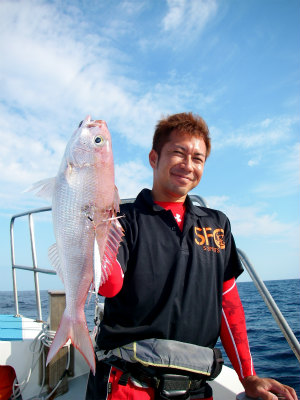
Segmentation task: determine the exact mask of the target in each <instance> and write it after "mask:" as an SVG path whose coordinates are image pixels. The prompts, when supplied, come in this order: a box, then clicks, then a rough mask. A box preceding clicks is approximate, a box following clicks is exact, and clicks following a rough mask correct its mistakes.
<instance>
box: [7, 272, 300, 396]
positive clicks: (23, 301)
mask: <svg viewBox="0 0 300 400" xmlns="http://www.w3.org/2000/svg"><path fill="white" fill-rule="evenodd" d="M265 284H266V286H267V288H268V290H269V291H270V293H271V295H272V296H273V298H274V300H275V301H276V303H277V305H278V307H279V308H280V310H281V312H282V314H283V316H284V317H285V318H286V320H287V322H288V324H289V325H290V327H291V329H292V330H293V332H294V334H295V336H296V337H297V339H298V341H299V340H300V279H291V280H276V281H266V282H265ZM238 290H239V293H240V297H241V300H242V303H243V306H244V310H245V315H246V322H247V331H248V338H249V342H250V348H251V353H252V358H253V364H254V367H255V370H256V373H257V374H258V375H259V376H265V377H269V378H274V379H277V380H279V381H280V382H281V383H284V384H286V385H289V386H292V387H294V388H295V389H296V391H297V394H298V397H299V398H300V364H299V362H298V361H297V359H296V357H295V356H294V353H293V352H292V350H291V349H290V347H289V345H288V344H287V342H286V340H285V338H284V336H283V335H282V333H281V331H280V329H279V327H278V326H277V324H276V323H275V321H274V319H273V317H272V315H271V313H270V311H269V310H268V308H267V306H266V305H265V303H264V302H263V300H262V298H261V297H260V295H259V293H258V291H257V289H256V287H255V286H254V284H253V283H252V282H242V283H238ZM18 297H19V312H20V314H22V315H24V316H26V317H31V318H36V317H37V311H36V302H35V294H34V292H33V291H22V292H19V296H18ZM100 300H101V301H103V299H100ZM41 302H42V315H43V319H44V320H47V317H48V293H47V291H41ZM94 306H95V304H94V301H93V300H92V299H91V300H90V302H89V304H87V305H86V316H87V323H88V326H89V328H90V329H91V330H92V329H93V327H94ZM14 313H15V307H14V299H13V293H12V292H0V314H14ZM218 347H221V344H220V343H218ZM221 348H222V347H221ZM222 353H223V356H224V359H225V364H226V365H228V366H231V364H230V361H229V360H228V358H227V357H226V354H225V352H224V350H223V351H222Z"/></svg>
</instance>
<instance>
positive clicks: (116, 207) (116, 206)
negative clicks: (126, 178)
mask: <svg viewBox="0 0 300 400" xmlns="http://www.w3.org/2000/svg"><path fill="white" fill-rule="evenodd" d="M114 210H115V212H116V213H118V212H119V211H120V196H119V191H118V188H117V186H115V193H114Z"/></svg>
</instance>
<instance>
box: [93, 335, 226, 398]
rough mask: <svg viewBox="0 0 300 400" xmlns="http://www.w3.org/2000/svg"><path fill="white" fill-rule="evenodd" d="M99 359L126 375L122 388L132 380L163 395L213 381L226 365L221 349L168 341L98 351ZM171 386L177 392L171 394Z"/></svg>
mask: <svg viewBox="0 0 300 400" xmlns="http://www.w3.org/2000/svg"><path fill="white" fill-rule="evenodd" d="M96 356H97V358H98V360H99V361H103V362H107V363H108V364H110V365H113V366H115V367H116V368H119V369H121V370H122V371H124V374H123V375H122V377H121V379H120V382H119V384H126V383H127V380H128V378H129V377H133V378H135V379H137V380H138V381H139V382H141V383H142V384H143V383H145V384H146V385H147V386H151V387H154V388H156V389H158V388H160V391H162V392H166V393H170V392H172V393H173V392H174V390H175V392H176V393H177V394H178V391H179V392H180V391H181V392H182V391H185V392H187V391H189V390H192V389H197V388H199V387H201V386H203V385H204V384H205V382H206V381H207V380H213V379H214V378H216V377H217V376H218V375H219V373H220V372H221V369H222V365H223V363H224V361H223V359H222V354H221V351H220V350H219V349H211V348H208V347H201V346H197V345H194V344H189V343H182V342H178V341H175V340H166V339H146V340H140V341H137V342H132V343H129V344H127V345H124V346H121V347H118V348H115V349H112V350H97V351H96ZM122 378H123V379H122ZM169 382H171V383H170V387H171V388H175V389H174V390H171V389H170V390H168V388H169ZM161 398H164V397H161ZM166 398H172V397H166ZM176 398H177V397H176ZM182 398H188V397H182Z"/></svg>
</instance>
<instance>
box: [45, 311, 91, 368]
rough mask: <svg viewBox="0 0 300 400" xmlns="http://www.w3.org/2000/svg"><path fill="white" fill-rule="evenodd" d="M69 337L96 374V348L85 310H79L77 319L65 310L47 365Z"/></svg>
mask: <svg viewBox="0 0 300 400" xmlns="http://www.w3.org/2000/svg"><path fill="white" fill-rule="evenodd" d="M69 339H70V340H71V342H72V344H73V345H74V347H76V349H77V350H79V351H80V353H81V354H82V355H83V357H84V358H85V360H86V362H87V363H88V365H89V367H90V369H91V370H92V372H93V374H94V375H95V368H96V363H95V354H94V348H93V344H92V340H91V338H90V335H89V331H88V328H87V325H86V319H85V315H84V312H79V313H78V314H77V316H76V319H73V318H70V316H69V315H68V314H67V312H66V310H65V311H64V313H63V316H62V319H61V321H60V325H59V327H58V329H57V331H56V334H55V337H54V339H53V342H52V344H51V347H50V350H49V353H48V357H47V362H46V365H48V364H49V362H50V361H51V360H52V359H53V357H54V356H55V355H56V354H57V352H58V351H59V350H60V349H61V348H62V347H63V346H64V345H65V344H66V343H67V341H68V340H69Z"/></svg>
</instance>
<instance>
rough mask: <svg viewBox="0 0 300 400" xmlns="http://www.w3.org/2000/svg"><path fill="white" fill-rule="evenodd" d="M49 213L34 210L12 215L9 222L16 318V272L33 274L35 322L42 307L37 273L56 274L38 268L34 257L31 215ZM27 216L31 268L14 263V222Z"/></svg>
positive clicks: (40, 315) (38, 318)
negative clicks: (35, 308) (19, 270)
mask: <svg viewBox="0 0 300 400" xmlns="http://www.w3.org/2000/svg"><path fill="white" fill-rule="evenodd" d="M45 211H51V207H43V208H38V209H35V210H31V211H27V212H24V213H21V214H16V215H14V216H13V217H12V218H11V220H10V248H11V265H12V276H13V289H14V300H15V309H16V316H17V317H19V316H20V314H19V300H18V289H17V276H16V270H17V269H21V270H25V271H31V272H33V276H34V287H35V298H36V307H37V321H42V320H43V318H42V307H41V297H40V286H39V276H38V273H43V274H50V275H56V272H55V271H54V270H52V269H46V268H39V267H38V263H37V256H36V247H35V236H34V221H33V214H37V213H41V212H45ZM26 216H28V226H29V234H30V244H31V257H32V266H31V267H30V266H25V265H17V264H16V262H15V241H14V225H15V220H16V219H17V218H21V217H26Z"/></svg>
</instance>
